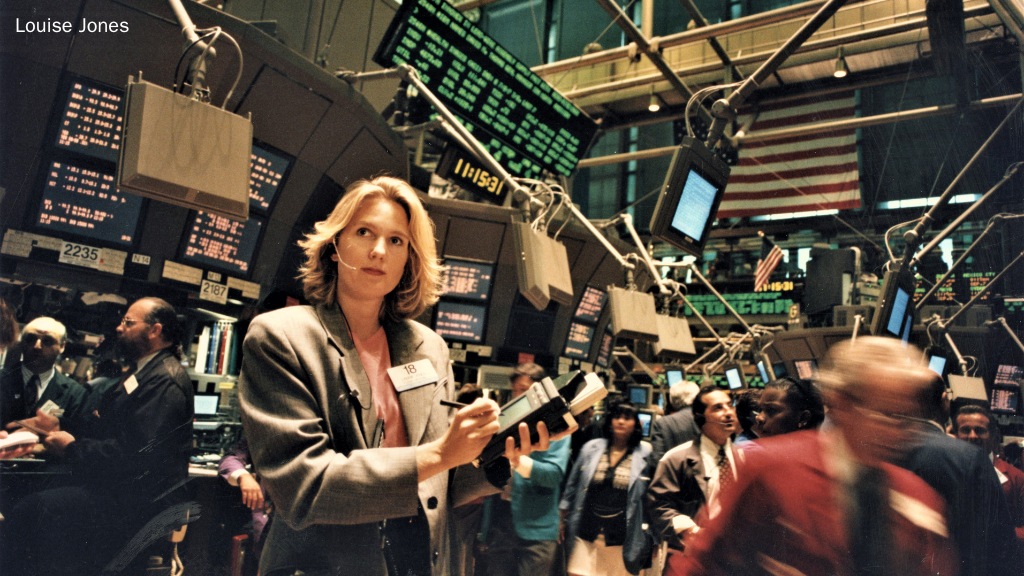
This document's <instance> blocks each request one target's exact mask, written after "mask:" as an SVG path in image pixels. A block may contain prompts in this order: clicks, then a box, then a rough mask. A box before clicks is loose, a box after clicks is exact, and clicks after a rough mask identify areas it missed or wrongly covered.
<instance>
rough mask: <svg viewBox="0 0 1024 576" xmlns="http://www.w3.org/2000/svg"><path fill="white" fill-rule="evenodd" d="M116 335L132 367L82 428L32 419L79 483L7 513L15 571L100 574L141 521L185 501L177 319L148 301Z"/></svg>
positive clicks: (189, 406) (187, 444) (184, 389)
mask: <svg viewBox="0 0 1024 576" xmlns="http://www.w3.org/2000/svg"><path fill="white" fill-rule="evenodd" d="M117 335H118V342H119V344H120V345H122V347H123V348H124V350H125V353H126V354H127V355H128V357H129V359H130V360H131V361H133V363H134V365H135V370H134V371H133V372H132V373H131V374H130V375H128V376H127V377H126V378H125V379H123V381H122V382H121V383H120V384H119V385H117V386H114V387H112V388H110V389H109V390H108V391H107V392H106V393H105V394H104V395H103V398H102V399H101V400H100V403H99V407H98V408H97V409H96V410H95V411H94V412H93V413H92V414H89V415H87V416H86V417H84V418H83V422H82V426H81V431H75V433H74V434H72V433H70V432H68V431H66V430H62V429H61V428H60V425H59V423H58V421H57V419H55V418H52V417H48V416H46V415H40V416H37V417H36V418H34V419H33V424H35V425H36V426H37V427H39V428H42V429H45V430H50V433H49V434H48V435H47V436H46V439H45V441H44V444H45V446H46V449H47V452H48V453H51V454H53V455H56V456H58V457H63V458H64V460H65V461H66V462H67V463H68V465H69V466H70V468H71V470H72V477H73V479H74V485H73V486H69V487H66V488H58V489H53V490H46V491H43V492H38V493H36V494H33V495H31V496H29V497H27V498H25V499H24V500H22V501H21V502H20V503H19V504H18V505H17V506H16V507H15V509H14V511H13V512H12V513H11V514H10V517H9V521H10V526H9V531H8V532H7V534H9V535H10V536H11V538H10V539H11V540H12V542H14V546H15V547H16V549H18V550H19V552H20V553H19V554H18V559H19V560H21V561H22V562H23V565H22V566H19V567H17V569H15V570H14V571H13V573H16V574H23V575H26V576H31V575H35V574H49V575H58V574H95V573H99V571H100V569H101V568H102V567H103V565H104V564H106V562H108V561H109V560H110V559H111V557H112V556H113V554H114V553H116V551H117V550H118V549H119V548H120V547H122V546H123V545H124V544H125V543H126V542H127V541H128V540H129V539H130V538H131V537H132V536H133V535H134V534H135V532H136V531H137V530H138V529H139V528H140V527H141V526H142V525H143V524H145V523H146V522H147V521H148V520H150V519H151V518H152V517H153V516H155V515H156V514H157V513H159V512H161V511H162V510H165V509H166V508H168V507H169V506H171V505H173V504H176V503H180V502H182V501H183V500H184V496H185V495H184V493H183V490H182V488H183V487H184V483H185V482H186V481H187V480H188V458H189V452H190V451H191V447H192V419H193V417H194V411H193V400H192V398H193V391H192V382H191V380H190V379H189V377H188V375H187V374H186V373H185V370H184V368H182V366H181V360H180V353H181V352H180V348H179V342H180V341H181V339H182V336H183V330H182V328H181V324H180V323H179V321H178V318H177V315H176V313H175V311H174V308H172V307H171V306H170V305H169V304H168V303H167V302H164V301H163V300H160V299H158V298H142V299H140V300H138V301H136V302H135V303H133V304H132V305H131V306H130V307H129V308H128V311H127V312H126V313H125V316H124V318H122V319H121V325H120V326H119V327H118V329H117ZM57 551H59V553H55V552H57Z"/></svg>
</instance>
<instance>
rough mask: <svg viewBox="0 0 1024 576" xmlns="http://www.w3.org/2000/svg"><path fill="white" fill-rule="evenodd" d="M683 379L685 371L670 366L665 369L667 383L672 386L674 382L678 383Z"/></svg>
mask: <svg viewBox="0 0 1024 576" xmlns="http://www.w3.org/2000/svg"><path fill="white" fill-rule="evenodd" d="M682 381H683V371H682V370H680V369H678V368H669V369H667V370H665V383H666V384H668V385H669V386H670V387H671V386H672V385H673V384H678V383H679V382H682Z"/></svg>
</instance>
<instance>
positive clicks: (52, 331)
mask: <svg viewBox="0 0 1024 576" xmlns="http://www.w3.org/2000/svg"><path fill="white" fill-rule="evenodd" d="M20 343H21V345H20V346H19V349H20V351H21V361H20V362H17V363H15V364H13V365H12V366H10V367H9V368H7V369H6V370H4V371H3V373H2V374H0V424H2V425H3V426H7V424H9V423H11V422H12V421H14V420H21V419H23V418H31V417H33V416H35V415H36V410H37V409H39V408H42V407H46V408H47V410H48V411H50V412H51V413H53V414H54V415H57V416H60V418H61V421H62V422H63V423H65V426H69V425H68V424H66V423H69V422H74V421H75V420H76V419H77V418H78V417H79V416H80V415H81V410H82V407H83V405H84V403H85V397H86V396H87V394H88V390H86V388H85V387H84V386H82V385H81V384H79V383H78V382H75V381H74V380H72V379H71V378H69V377H67V376H65V375H63V374H61V373H60V372H58V371H57V370H56V369H55V368H54V365H55V364H56V362H57V358H59V357H60V355H61V354H62V353H63V352H64V346H65V344H66V343H67V329H66V328H65V327H64V325H63V324H61V323H60V322H58V321H56V320H54V319H53V318H48V317H46V316H41V317H39V318H36V319H35V320H32V321H31V322H29V323H28V324H26V325H25V329H24V330H23V331H22V333H21V340H20Z"/></svg>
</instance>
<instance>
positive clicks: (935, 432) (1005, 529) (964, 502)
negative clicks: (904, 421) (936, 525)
mask: <svg viewBox="0 0 1024 576" xmlns="http://www.w3.org/2000/svg"><path fill="white" fill-rule="evenodd" d="M911 406H912V409H911V410H909V411H906V412H903V414H905V415H906V416H910V417H912V418H913V419H914V420H913V422H914V428H915V432H916V433H915V435H914V436H913V437H912V438H911V440H910V443H909V444H908V446H909V448H910V449H909V451H908V452H907V453H906V456H905V458H903V459H902V460H900V461H897V462H896V463H897V464H898V465H900V466H902V467H903V468H906V469H907V470H910V471H911V472H913V473H914V474H917V475H918V476H920V477H921V479H923V480H924V481H925V482H927V483H928V484H929V485H930V486H931V487H932V488H934V489H935V491H936V492H938V493H939V494H941V495H942V497H943V498H944V499H945V500H946V507H947V509H948V511H949V529H950V536H951V538H952V540H953V542H954V543H955V544H956V548H957V551H958V554H959V559H960V575H961V576H973V575H977V576H983V575H988V574H1013V573H1017V572H1018V571H1019V568H1020V567H1019V566H1015V565H1014V563H1013V555H1014V548H1015V546H1016V543H1015V542H1014V532H1013V524H1012V523H1011V520H1010V511H1009V508H1008V507H1007V505H1006V498H1005V497H1004V496H1003V493H1002V491H1001V489H1000V488H999V480H998V478H997V477H996V473H995V469H994V468H993V467H992V462H991V461H989V459H988V455H987V454H985V452H984V451H982V450H981V449H979V448H978V447H977V446H972V445H970V444H968V443H966V442H960V441H958V440H957V439H955V438H953V437H951V436H949V435H948V434H946V431H945V429H944V426H943V425H944V424H945V422H946V419H947V415H948V414H947V406H948V403H947V401H946V387H945V384H944V383H943V382H942V380H941V379H940V378H938V377H935V378H932V380H931V382H930V383H929V386H927V387H925V388H923V389H922V390H921V391H920V393H919V394H918V397H917V402H916V403H913V404H912V405H911Z"/></svg>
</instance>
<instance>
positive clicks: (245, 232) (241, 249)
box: [181, 211, 263, 276]
mask: <svg viewBox="0 0 1024 576" xmlns="http://www.w3.org/2000/svg"><path fill="white" fill-rule="evenodd" d="M262 230H263V220H262V219H261V218H258V217H255V216H251V217H249V219H248V220H246V221H245V222H239V221H238V220H234V219H231V218H225V217H223V216H218V215H216V214H210V213H208V212H202V211H199V212H196V216H195V219H194V220H193V221H192V225H191V226H190V227H189V228H188V231H187V232H186V234H185V244H184V247H183V248H182V251H181V258H182V260H186V261H189V262H192V263H195V264H200V265H203V266H209V267H211V268H216V269H219V270H224V271H228V272H233V273H235V274H239V275H242V276H245V275H248V274H249V272H250V271H251V270H252V260H253V256H254V255H255V254H256V245H257V244H258V243H259V240H260V232H262Z"/></svg>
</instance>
